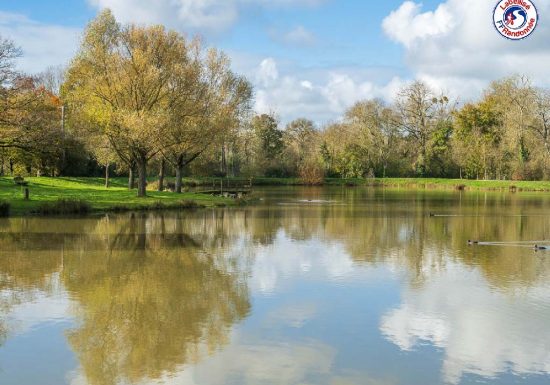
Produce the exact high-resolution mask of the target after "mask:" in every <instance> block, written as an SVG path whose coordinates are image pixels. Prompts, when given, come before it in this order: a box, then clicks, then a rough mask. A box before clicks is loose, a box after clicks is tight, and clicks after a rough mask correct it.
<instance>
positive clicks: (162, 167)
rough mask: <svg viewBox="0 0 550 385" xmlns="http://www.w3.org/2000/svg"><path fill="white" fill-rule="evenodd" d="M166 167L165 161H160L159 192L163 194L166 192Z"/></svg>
mask: <svg viewBox="0 0 550 385" xmlns="http://www.w3.org/2000/svg"><path fill="white" fill-rule="evenodd" d="M164 166H165V161H164V159H161V161H160V170H159V189H158V190H159V191H160V192H162V191H164V168H165V167H164Z"/></svg>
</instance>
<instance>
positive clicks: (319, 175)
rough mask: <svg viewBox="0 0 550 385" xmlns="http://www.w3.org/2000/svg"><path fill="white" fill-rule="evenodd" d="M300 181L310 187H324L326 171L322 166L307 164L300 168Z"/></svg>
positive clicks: (313, 163) (312, 163)
mask: <svg viewBox="0 0 550 385" xmlns="http://www.w3.org/2000/svg"><path fill="white" fill-rule="evenodd" d="M300 179H301V180H302V182H303V183H304V184H307V185H310V186H318V185H322V184H323V183H324V181H325V171H324V170H323V167H322V166H321V165H319V164H317V163H315V162H307V163H305V164H303V165H302V166H301V167H300Z"/></svg>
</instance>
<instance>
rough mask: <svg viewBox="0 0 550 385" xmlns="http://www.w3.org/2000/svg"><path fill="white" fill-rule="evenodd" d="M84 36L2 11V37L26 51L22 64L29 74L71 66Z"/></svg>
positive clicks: (0, 21)
mask: <svg viewBox="0 0 550 385" xmlns="http://www.w3.org/2000/svg"><path fill="white" fill-rule="evenodd" d="M80 33H81V30H80V29H78V28H71V27H64V26H60V25H51V24H44V23H39V22H37V21H34V20H31V19H29V18H28V17H26V16H24V15H20V14H15V13H7V12H1V11H0V35H1V36H3V37H6V38H9V39H11V40H13V41H14V42H15V44H17V45H18V46H20V47H21V48H22V50H23V57H22V58H20V59H19V63H18V64H19V69H21V70H22V71H25V72H30V73H36V72H40V71H43V70H44V69H46V68H47V67H49V66H55V65H60V64H61V65H65V64H67V63H68V62H69V60H70V59H71V58H72V57H73V55H74V54H75V52H76V50H77V49H78V44H79V41H78V40H79V36H80Z"/></svg>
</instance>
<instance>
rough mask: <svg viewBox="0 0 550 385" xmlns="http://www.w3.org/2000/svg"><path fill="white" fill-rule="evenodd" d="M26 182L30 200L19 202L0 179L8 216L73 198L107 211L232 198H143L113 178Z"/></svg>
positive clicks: (19, 191)
mask: <svg viewBox="0 0 550 385" xmlns="http://www.w3.org/2000/svg"><path fill="white" fill-rule="evenodd" d="M25 180H26V181H28V182H29V185H28V187H29V190H30V200H29V201H25V200H24V199H23V188H22V187H20V186H17V185H15V184H14V183H13V178H11V177H0V201H5V202H8V203H9V204H10V205H11V214H12V215H24V214H29V213H31V212H32V211H33V210H36V209H37V208H38V207H39V206H40V205H43V204H44V203H48V202H55V201H57V200H59V199H76V200H83V201H86V202H88V203H89V204H90V205H91V208H92V211H110V210H114V209H117V208H118V209H120V208H127V209H143V208H145V207H151V206H155V205H157V204H158V203H159V202H160V203H162V204H164V205H166V206H170V205H177V204H178V203H180V202H182V201H192V202H195V203H196V204H198V205H201V206H206V207H214V206H216V205H230V204H232V203H233V202H234V200H233V199H228V198H221V197H213V196H210V195H203V194H194V193H183V194H174V193H171V192H162V193H160V192H153V191H148V192H147V194H148V196H147V197H146V198H138V197H136V191H135V190H134V191H129V190H128V188H127V187H126V186H127V185H126V183H127V179H125V178H114V179H113V180H112V181H111V187H110V188H109V189H106V188H105V187H104V180H103V179H101V178H45V177H41V178H25Z"/></svg>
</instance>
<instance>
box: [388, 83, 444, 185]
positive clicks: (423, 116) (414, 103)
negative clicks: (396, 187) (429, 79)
mask: <svg viewBox="0 0 550 385" xmlns="http://www.w3.org/2000/svg"><path fill="white" fill-rule="evenodd" d="M395 107H396V112H397V117H398V120H397V121H396V124H397V125H398V127H399V128H400V130H401V131H402V132H403V134H404V135H405V136H407V138H408V139H409V140H410V141H411V144H410V145H411V146H413V147H414V148H417V152H416V161H415V163H414V169H415V171H416V173H417V174H419V175H421V176H424V175H426V173H427V172H428V166H429V159H428V155H429V144H430V139H431V138H432V136H433V134H434V132H435V131H436V130H437V129H438V127H440V124H441V123H442V122H447V121H450V119H451V106H450V103H449V99H448V98H447V97H446V96H443V95H441V96H439V95H436V93H435V92H434V91H433V90H432V89H430V88H429V87H428V86H427V85H426V84H425V83H422V82H420V81H416V82H414V83H413V84H411V85H410V86H407V87H405V88H403V89H402V90H401V91H400V92H399V94H398V96H397V100H396V102H395Z"/></svg>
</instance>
